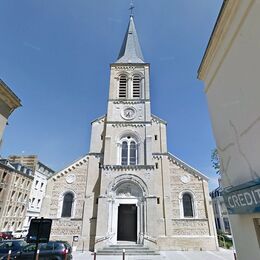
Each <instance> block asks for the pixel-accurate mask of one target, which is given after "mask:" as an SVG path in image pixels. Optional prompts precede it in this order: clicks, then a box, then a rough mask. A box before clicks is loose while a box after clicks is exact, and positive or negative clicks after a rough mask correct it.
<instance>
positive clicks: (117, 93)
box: [104, 15, 152, 165]
mask: <svg viewBox="0 0 260 260" xmlns="http://www.w3.org/2000/svg"><path fill="white" fill-rule="evenodd" d="M149 69H150V65H149V64H148V63H146V62H145V61H144V58H143V54H142V51H141V47H140V44H139V40H138V36H137V32H136V29H135V24H134V18H133V16H132V15H131V16H130V20H129V24H128V27H127V30H126V34H125V37H124V40H123V43H122V47H121V49H120V52H119V55H118V58H117V60H116V61H115V63H112V64H111V65H110V88H109V100H108V109H107V119H106V120H107V121H106V136H105V143H104V147H105V149H104V165H124V164H125V165H131V164H136V165H151V156H152V155H151V152H150V151H151V147H150V146H151V133H150V131H151V129H150V128H151V108H150V90H149ZM124 139H125V140H124ZM124 141H125V142H126V143H127V144H126V143H125V142H124ZM132 141H133V142H134V143H135V144H134V143H133V142H132ZM131 142H132V147H130V146H131ZM123 146H125V147H126V146H127V147H128V148H127V149H128V151H126V153H127V155H126V157H127V158H123V157H124V154H123V153H124V151H123V150H122V149H123V148H124V147H123ZM134 147H135V149H136V151H135V152H134V151H132V157H136V158H130V157H131V155H130V153H131V151H130V150H131V148H132V150H133V149H134ZM134 153H135V155H134Z"/></svg>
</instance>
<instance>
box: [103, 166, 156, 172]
mask: <svg viewBox="0 0 260 260" xmlns="http://www.w3.org/2000/svg"><path fill="white" fill-rule="evenodd" d="M101 168H102V169H103V170H113V171H138V170H154V165H126V166H123V165H102V166H101Z"/></svg>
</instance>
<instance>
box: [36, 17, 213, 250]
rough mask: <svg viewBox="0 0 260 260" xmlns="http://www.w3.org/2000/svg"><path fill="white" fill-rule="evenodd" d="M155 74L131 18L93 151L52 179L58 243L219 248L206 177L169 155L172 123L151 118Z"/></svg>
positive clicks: (51, 214)
mask: <svg viewBox="0 0 260 260" xmlns="http://www.w3.org/2000/svg"><path fill="white" fill-rule="evenodd" d="M149 69H150V64H149V63H147V62H145V60H144V58H143V55H142V51H141V48H140V44H139V40H138V36H137V32H136V29H135V24H134V19H133V16H132V15H131V16H130V21H129V24H128V27H127V31H126V34H125V37H124V40H123V44H122V47H121V50H120V53H119V56H118V58H117V60H116V61H115V62H114V63H112V64H111V65H110V86H109V99H108V108H107V114H106V115H104V116H101V117H100V118H97V119H96V120H94V121H93V122H92V134H91V142H90V151H89V153H88V154H87V155H86V156H84V157H83V158H81V159H79V160H77V161H75V162H74V163H72V164H71V165H69V166H68V167H67V168H65V169H63V170H61V171H59V172H57V173H56V174H54V175H53V176H52V177H51V178H49V180H48V185H47V192H46V194H47V195H46V197H45V199H44V202H43V207H42V210H41V215H42V216H43V217H48V218H51V219H53V226H52V233H51V238H52V239H62V240H67V241H69V242H70V243H72V244H73V245H74V246H77V249H82V248H84V249H85V250H93V249H94V248H95V249H102V248H104V247H107V246H110V245H116V244H129V243H132V244H140V245H144V246H146V247H149V248H152V249H154V250H216V248H217V239H216V231H215V226H214V220H213V213H212V206H211V203H210V199H209V191H208V178H207V177H206V176H205V175H203V174H202V173H200V172H199V171H197V170H196V169H194V168H193V167H191V166H189V165H188V164H187V163H185V162H183V161H181V160H180V159H178V158H177V157H175V156H174V155H172V154H171V153H169V152H168V150H167V135H166V122H165V121H164V120H162V119H160V118H159V117H157V116H155V115H153V114H152V113H151V100H150V77H149Z"/></svg>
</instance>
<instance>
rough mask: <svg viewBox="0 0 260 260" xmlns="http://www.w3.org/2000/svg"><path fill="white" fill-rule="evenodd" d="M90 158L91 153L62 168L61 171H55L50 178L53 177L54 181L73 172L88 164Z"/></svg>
mask: <svg viewBox="0 0 260 260" xmlns="http://www.w3.org/2000/svg"><path fill="white" fill-rule="evenodd" d="M88 159H89V155H88V154H87V155H85V156H84V157H82V158H80V159H79V160H77V161H75V162H73V163H72V164H70V165H69V166H68V167H66V168H64V169H62V170H61V171H58V172H56V173H54V174H53V175H52V176H50V177H49V178H48V179H53V180H54V181H56V180H57V178H60V177H62V176H64V175H67V174H68V173H70V172H72V171H73V170H75V169H77V168H78V167H80V166H81V165H83V164H87V163H88Z"/></svg>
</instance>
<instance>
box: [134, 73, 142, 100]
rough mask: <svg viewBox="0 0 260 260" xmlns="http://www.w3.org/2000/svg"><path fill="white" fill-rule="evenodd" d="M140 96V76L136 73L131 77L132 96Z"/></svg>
mask: <svg viewBox="0 0 260 260" xmlns="http://www.w3.org/2000/svg"><path fill="white" fill-rule="evenodd" d="M140 97H141V78H140V76H138V75H136V76H134V77H133V98H140Z"/></svg>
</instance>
